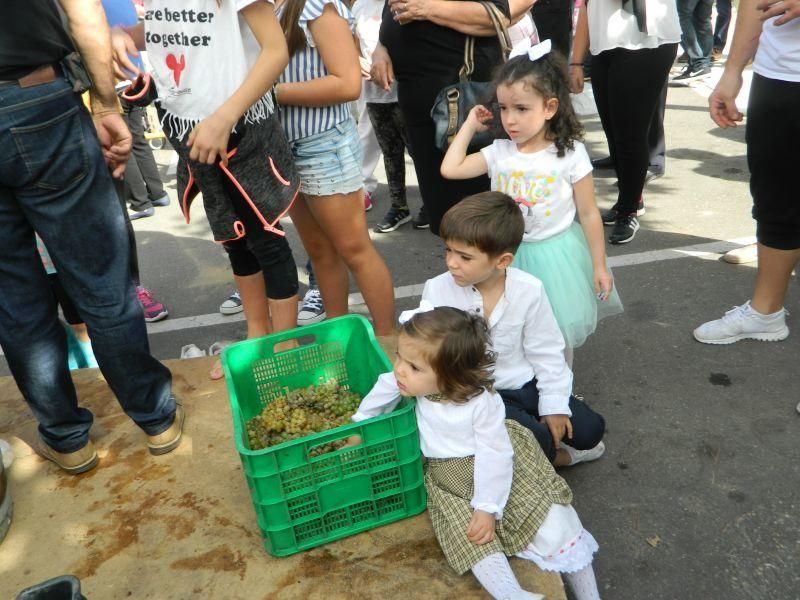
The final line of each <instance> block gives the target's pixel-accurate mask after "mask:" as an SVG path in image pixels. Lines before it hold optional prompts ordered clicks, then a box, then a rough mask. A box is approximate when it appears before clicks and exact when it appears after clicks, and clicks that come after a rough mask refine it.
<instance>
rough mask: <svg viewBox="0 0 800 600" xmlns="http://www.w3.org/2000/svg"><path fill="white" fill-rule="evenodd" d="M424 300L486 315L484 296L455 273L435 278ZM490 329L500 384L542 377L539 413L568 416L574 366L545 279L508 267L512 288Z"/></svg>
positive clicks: (503, 387) (506, 385)
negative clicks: (461, 282) (455, 277)
mask: <svg viewBox="0 0 800 600" xmlns="http://www.w3.org/2000/svg"><path fill="white" fill-rule="evenodd" d="M422 299H423V300H427V301H428V302H430V303H431V304H433V305H434V306H452V307H453V308H460V309H461V310H466V311H469V312H473V313H476V314H479V315H481V316H485V314H486V313H485V311H484V308H483V296H481V293H480V292H479V291H478V290H477V289H476V288H474V287H472V286H466V287H460V286H459V285H458V284H457V283H456V282H455V281H454V280H453V276H452V275H450V273H442V274H441V275H439V276H438V277H434V278H433V279H429V280H428V281H427V282H426V283H425V289H424V290H423V291H422ZM489 333H490V334H491V336H492V345H493V346H494V350H495V352H497V362H496V363H495V366H494V378H495V388H496V389H498V390H518V389H520V388H521V387H522V386H523V385H525V384H526V383H528V382H529V381H530V380H531V379H533V378H534V377H536V380H537V389H538V390H539V416H542V417H543V416H545V415H567V416H572V412H571V411H570V409H569V396H570V394H571V393H572V371H570V369H569V367H568V366H567V363H566V361H565V360H564V336H562V335H561V330H560V329H559V328H558V323H556V318H555V317H554V316H553V309H552V308H550V302H549V301H548V300H547V294H545V291H544V286H543V285H542V282H541V281H539V280H538V279H536V278H535V277H534V276H533V275H530V274H528V273H525V272H524V271H520V270H519V269H516V268H514V267H510V268H508V269H507V270H506V288H505V290H504V292H503V295H502V296H501V298H500V300H499V301H498V302H497V306H495V308H494V310H493V311H492V314H491V315H490V316H489Z"/></svg>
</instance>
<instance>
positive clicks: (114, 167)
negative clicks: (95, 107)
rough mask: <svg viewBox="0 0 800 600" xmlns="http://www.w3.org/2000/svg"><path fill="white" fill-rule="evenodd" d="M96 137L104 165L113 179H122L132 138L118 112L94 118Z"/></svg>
mask: <svg viewBox="0 0 800 600" xmlns="http://www.w3.org/2000/svg"><path fill="white" fill-rule="evenodd" d="M94 127H95V129H96V130H97V138H98V139H99V140H100V148H101V150H102V151H103V158H104V159H105V161H106V166H107V167H108V169H109V170H110V171H111V176H112V177H114V178H115V179H122V176H123V175H124V173H125V163H126V162H127V161H128V157H129V156H130V154H131V147H132V146H133V138H132V137H131V132H130V131H129V130H128V126H127V125H126V124H125V121H124V120H123V118H122V115H119V114H114V113H110V114H106V115H103V116H102V117H98V118H96V119H94Z"/></svg>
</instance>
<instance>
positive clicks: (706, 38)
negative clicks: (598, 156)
mask: <svg viewBox="0 0 800 600" xmlns="http://www.w3.org/2000/svg"><path fill="white" fill-rule="evenodd" d="M713 6H714V0H678V19H679V20H680V22H681V45H682V46H683V49H684V50H686V54H688V55H689V66H690V67H691V69H692V71H697V70H699V69H703V68H705V67H710V66H711V46H712V45H713V43H714V33H713V32H712V30H711V9H712V7H713Z"/></svg>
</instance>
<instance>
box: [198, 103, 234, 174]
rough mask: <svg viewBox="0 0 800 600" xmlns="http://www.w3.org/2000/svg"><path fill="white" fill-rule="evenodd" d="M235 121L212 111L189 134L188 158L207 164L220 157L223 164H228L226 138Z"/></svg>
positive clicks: (211, 163)
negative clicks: (189, 149) (211, 113)
mask: <svg viewBox="0 0 800 600" xmlns="http://www.w3.org/2000/svg"><path fill="white" fill-rule="evenodd" d="M235 123H236V121H231V120H230V119H226V118H225V117H223V116H221V115H220V114H219V113H214V114H213V115H211V116H210V117H208V118H205V119H203V120H202V121H200V122H199V123H198V124H197V126H196V127H195V128H194V129H193V130H192V132H191V133H190V134H189V139H188V140H187V142H186V145H187V146H188V147H189V148H191V151H190V152H189V158H190V159H192V160H196V161H198V162H201V163H206V164H207V165H213V164H214V162H216V160H217V156H219V157H220V160H221V161H222V164H223V165H227V164H228V138H229V137H230V135H231V129H233V126H234V124H235Z"/></svg>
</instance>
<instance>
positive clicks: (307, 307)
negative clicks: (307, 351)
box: [297, 288, 326, 327]
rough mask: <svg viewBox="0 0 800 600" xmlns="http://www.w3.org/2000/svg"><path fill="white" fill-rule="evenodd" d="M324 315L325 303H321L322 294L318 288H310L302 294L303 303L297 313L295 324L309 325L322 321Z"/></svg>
mask: <svg viewBox="0 0 800 600" xmlns="http://www.w3.org/2000/svg"><path fill="white" fill-rule="evenodd" d="M325 317H326V314H325V305H324V304H323V303H322V295H321V294H320V293H319V290H318V289H316V288H312V289H310V290H308V291H307V292H306V295H305V296H303V305H302V306H301V307H300V311H299V312H298V313H297V326H298V327H302V326H303V325H311V324H312V323H319V322H320V321H324V320H325Z"/></svg>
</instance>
